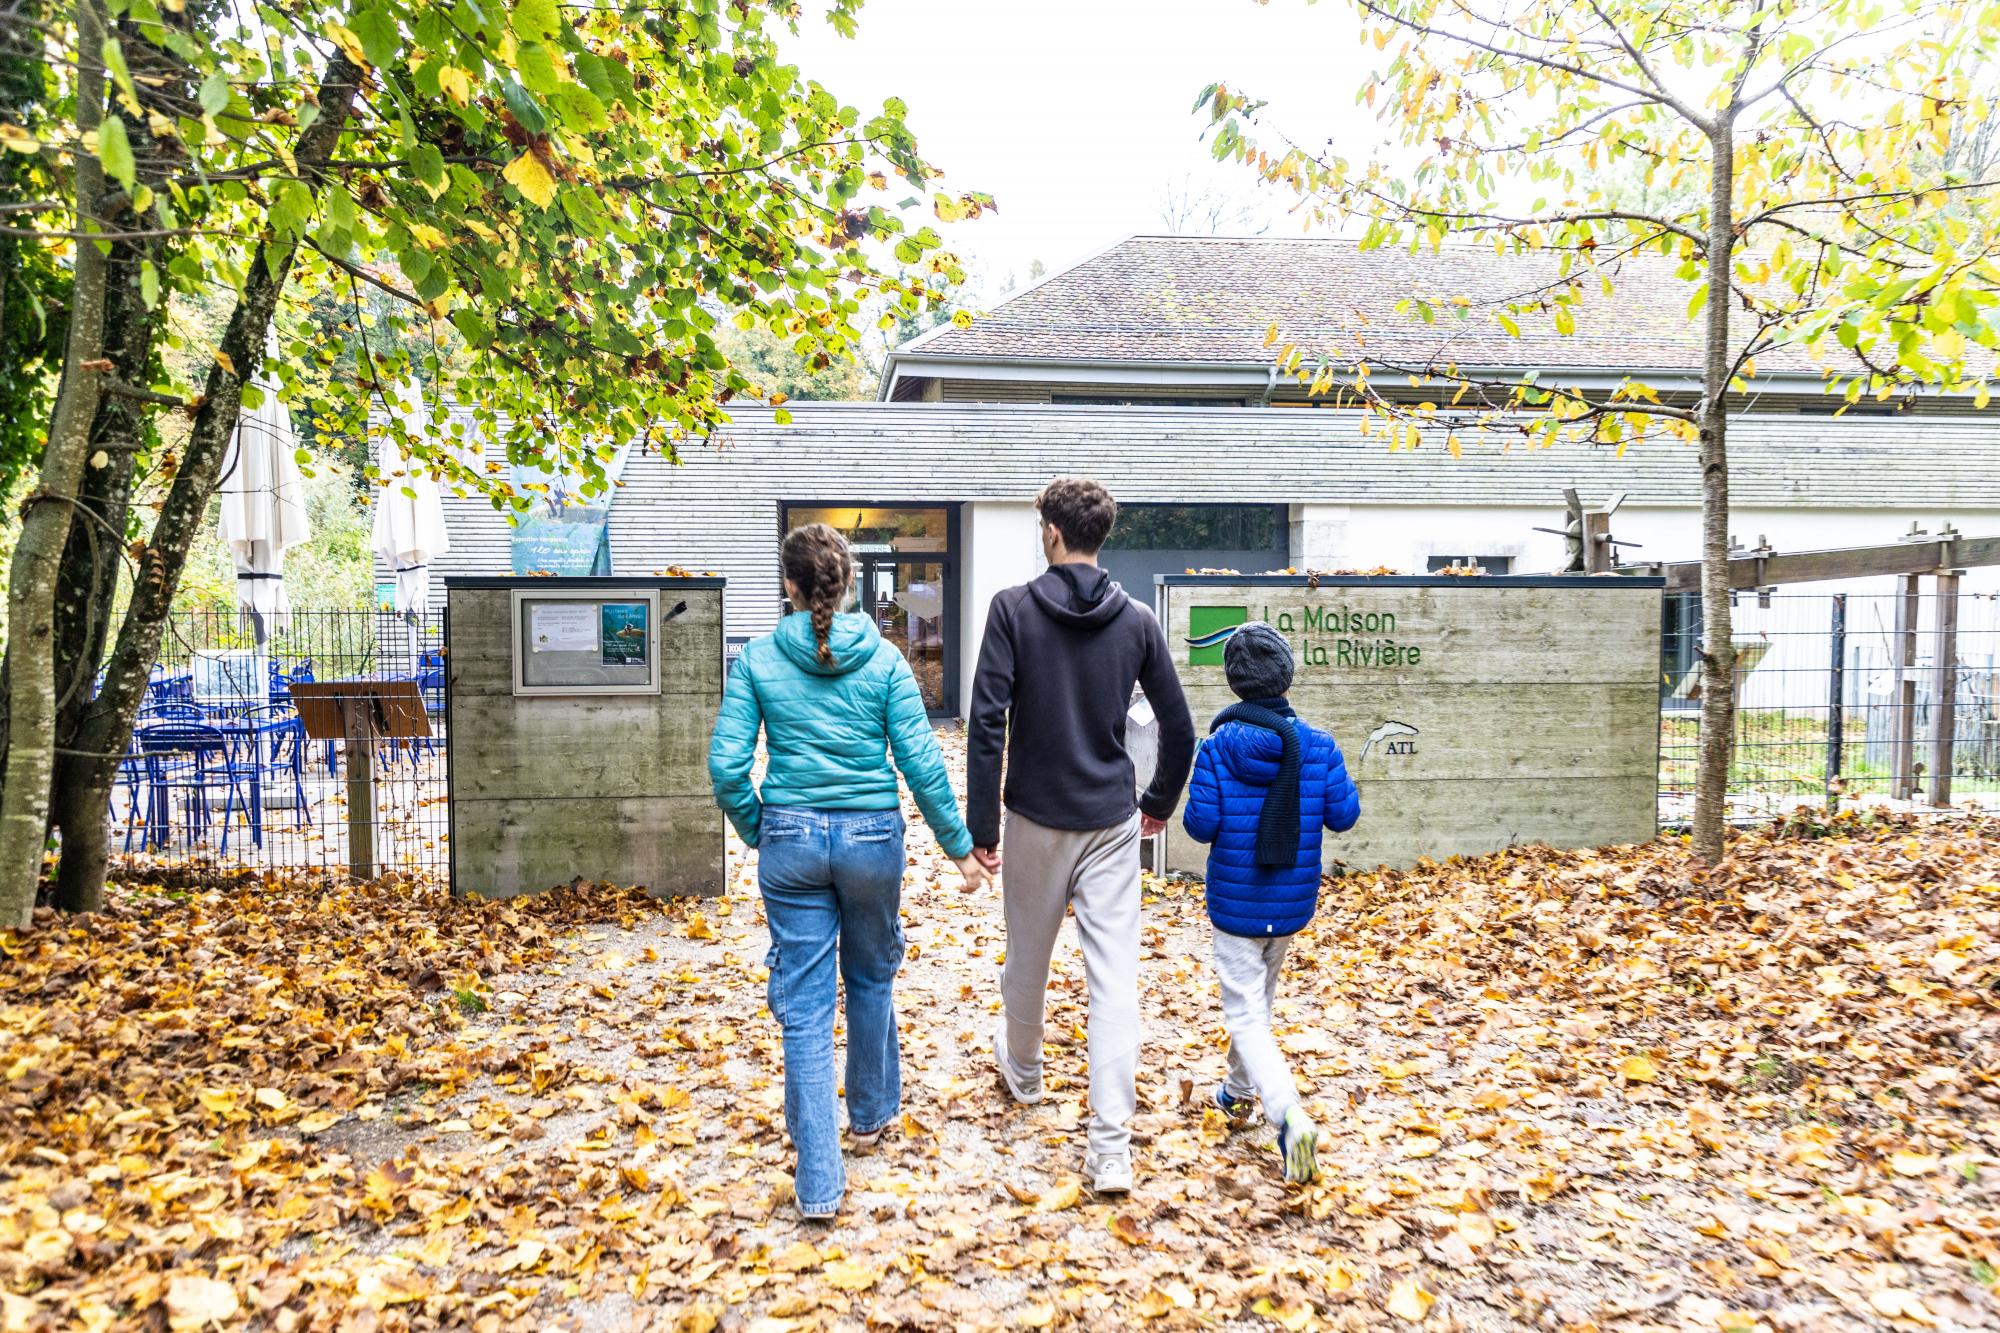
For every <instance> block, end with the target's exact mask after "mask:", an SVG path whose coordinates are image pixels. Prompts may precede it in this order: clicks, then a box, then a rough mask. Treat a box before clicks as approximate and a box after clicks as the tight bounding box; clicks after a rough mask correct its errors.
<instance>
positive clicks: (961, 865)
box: [951, 850, 998, 893]
mask: <svg viewBox="0 0 2000 1333" xmlns="http://www.w3.org/2000/svg"><path fill="white" fill-rule="evenodd" d="M995 862H996V868H997V862H998V858H995ZM951 863H952V864H953V865H955V866H957V867H958V873H959V875H960V876H962V877H963V878H964V880H965V882H964V883H963V884H961V885H960V886H959V889H960V891H961V892H964V893H971V892H972V891H973V890H974V889H977V888H979V887H981V886H982V885H984V884H985V883H986V882H987V881H988V880H989V879H991V878H992V875H991V874H990V873H989V872H988V871H987V868H986V863H985V862H984V861H982V860H980V859H979V853H978V852H977V850H975V851H974V852H973V853H972V854H971V855H969V856H955V857H953V858H952V862H951Z"/></svg>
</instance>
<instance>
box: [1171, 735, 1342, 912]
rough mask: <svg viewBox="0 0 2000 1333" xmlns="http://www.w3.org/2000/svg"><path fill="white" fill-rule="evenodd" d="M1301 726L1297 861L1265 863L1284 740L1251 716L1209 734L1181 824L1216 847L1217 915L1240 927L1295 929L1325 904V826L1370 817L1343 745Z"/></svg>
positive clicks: (1211, 906)
mask: <svg viewBox="0 0 2000 1333" xmlns="http://www.w3.org/2000/svg"><path fill="white" fill-rule="evenodd" d="M1298 729H1299V858H1298V860H1297V861H1296V862H1295V863H1293V864H1292V865H1291V866H1289V867H1284V868H1273V867H1270V866H1262V867H1260V866H1259V865H1258V864H1257V817H1258V816H1259V815H1260V814H1262V813H1263V810H1264V793H1265V791H1266V789H1268V788H1269V787H1270V785H1271V783H1272V781H1273V780H1274V779H1276V778H1277V776H1278V757H1279V756H1280V755H1281V754H1282V753H1283V752H1284V748H1285V747H1284V741H1283V740H1281V739H1280V738H1279V736H1278V734H1277V733H1276V732H1274V731H1266V730H1265V729H1264V728H1262V727H1253V726H1251V725H1250V724H1249V723H1247V722H1225V723H1223V724H1222V726H1221V727H1219V728H1217V729H1216V731H1215V732H1214V734H1212V735H1211V736H1209V738H1208V739H1207V740H1205V741H1203V742H1202V746H1201V751H1200V753H1199V754H1197V755H1196V756H1195V760H1194V778H1193V779H1192V780H1191V781H1190V782H1189V783H1188V798H1187V809H1186V811H1185V812H1184V813H1183V814H1182V815H1181V826H1182V827H1183V828H1185V829H1186V830H1187V831H1188V836H1189V837H1191V838H1193V839H1194V840H1195V841H1196V842H1207V843H1213V844H1214V846H1212V847H1210V848H1209V851H1208V918H1209V920H1211V921H1213V922H1214V923H1215V927H1216V929H1217V930H1222V931H1227V932H1228V933H1229V934H1231V935H1248V936H1253V937H1255V936H1266V935H1291V934H1294V933H1296V932H1298V931H1300V930H1303V929H1305V926H1306V923H1307V922H1309V921H1311V920H1312V918H1313V909H1314V908H1315V907H1317V906H1318V905H1319V881H1320V873H1321V871H1320V830H1321V829H1322V828H1326V829H1332V830H1333V831H1334V832H1335V833H1344V832H1346V831H1347V830H1348V829H1351V828H1353V827H1354V821H1355V820H1357V819H1359V818H1360V817H1361V794H1360V793H1359V792H1357V791H1356V790H1355V789H1354V783H1353V781H1352V780H1351V779H1350V778H1349V777H1348V776H1347V762H1346V761H1345V760H1344V759H1342V758H1341V757H1340V746H1338V745H1336V744H1335V743H1334V739H1333V737H1331V736H1329V735H1327V734H1326V733H1325V732H1323V731H1320V730H1319V729H1317V728H1315V727H1312V726H1308V725H1307V724H1306V723H1304V722H1300V723H1298Z"/></svg>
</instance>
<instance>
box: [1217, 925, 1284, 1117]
mask: <svg viewBox="0 0 2000 1333" xmlns="http://www.w3.org/2000/svg"><path fill="white" fill-rule="evenodd" d="M1291 942H1292V937H1291V936H1290V935H1274V936H1265V937H1262V938H1259V939H1246V938H1245V937H1243V936H1241V935H1231V934H1229V933H1228V932H1226V931H1221V930H1218V931H1216V932H1215V975H1216V977H1217V979H1218V980H1220V981H1221V982H1222V1026H1223V1027H1224V1028H1226V1029H1228V1032H1229V1082H1228V1084H1227V1086H1228V1088H1229V1092H1230V1095H1231V1096H1233V1097H1250V1096H1255V1097H1256V1098H1257V1100H1259V1101H1260V1102H1262V1103H1263V1104H1264V1115H1265V1116H1266V1117H1267V1118H1268V1119H1269V1120H1270V1122H1271V1123H1272V1124H1274V1125H1277V1124H1282V1123H1284V1119H1285V1112H1286V1111H1287V1110H1289V1109H1290V1108H1292V1107H1294V1106H1296V1105H1298V1101H1299V1089H1298V1085H1297V1084H1296V1083H1294V1082H1292V1071H1291V1068H1290V1066H1288V1065H1286V1063H1285V1053H1284V1052H1283V1051H1281V1050H1279V1049H1278V1042H1277V1039H1276V1038H1275V1037H1273V1036H1272V1035H1271V1006H1272V1004H1273V1003H1274V1002H1275V1001H1276V1000H1277V998H1278V974H1279V973H1280V972H1282V971H1283V970H1284V967H1285V950H1286V948H1287V947H1288V946H1289V945H1290V944H1291Z"/></svg>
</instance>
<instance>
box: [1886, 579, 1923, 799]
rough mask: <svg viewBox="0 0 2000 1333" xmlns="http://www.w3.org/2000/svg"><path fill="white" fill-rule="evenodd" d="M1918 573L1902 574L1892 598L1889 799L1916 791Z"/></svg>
mask: <svg viewBox="0 0 2000 1333" xmlns="http://www.w3.org/2000/svg"><path fill="white" fill-rule="evenodd" d="M1919 577H1920V576H1919V575H1916V574H1905V575H1903V591H1902V593H1901V594H1900V595H1898V596H1897V598H1896V642H1895V649H1896V657H1895V663H1896V674H1895V680H1894V685H1895V688H1894V691H1893V693H1892V694H1891V695H1890V698H1891V699H1892V700H1893V702H1892V703H1891V705H1890V707H1891V709H1892V721H1893V724H1894V725H1893V726H1892V728H1891V730H1890V735H1891V737H1892V738H1893V739H1892V740H1891V741H1890V744H1889V799H1890V800H1892V801H1903V800H1908V799H1909V798H1910V797H1912V796H1914V795H1915V794H1916V787H1917V779H1916V762H1917V676H1916V666H1917V613H1918V610H1919V606H1920V604H1919V602H1918V600H1917V599H1918V595H1919V594H1918V588H1919V587H1920V586H1921V585H1920V584H1919Z"/></svg>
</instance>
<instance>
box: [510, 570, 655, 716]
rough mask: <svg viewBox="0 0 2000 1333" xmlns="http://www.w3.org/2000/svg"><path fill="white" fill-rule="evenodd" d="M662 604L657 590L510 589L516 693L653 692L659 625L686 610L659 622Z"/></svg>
mask: <svg viewBox="0 0 2000 1333" xmlns="http://www.w3.org/2000/svg"><path fill="white" fill-rule="evenodd" d="M661 602H662V598H661V595H660V593H659V592H658V591H657V590H643V591H621V592H607V591H600V590H594V589H570V588H548V589H543V588H516V589H514V590H513V592H512V594H511V605H512V610H513V624H514V633H513V644H514V693H516V694H658V693H659V692H660V644H659V638H660V636H659V630H660V625H661V623H662V621H663V619H671V618H672V617H674V616H675V615H683V614H686V612H687V607H688V604H687V602H686V600H685V599H683V600H681V602H680V603H679V605H678V607H677V608H672V609H669V610H668V611H667V613H666V615H665V617H663V616H662V615H661V612H660V607H661Z"/></svg>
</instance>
